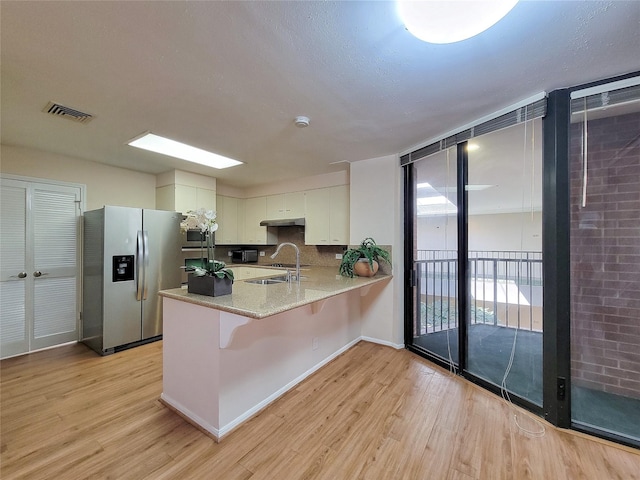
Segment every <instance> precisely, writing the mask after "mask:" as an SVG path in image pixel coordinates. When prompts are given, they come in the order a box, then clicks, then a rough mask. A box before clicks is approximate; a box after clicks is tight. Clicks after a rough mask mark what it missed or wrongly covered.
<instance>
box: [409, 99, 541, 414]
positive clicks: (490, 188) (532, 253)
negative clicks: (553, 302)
mask: <svg viewBox="0 0 640 480" xmlns="http://www.w3.org/2000/svg"><path fill="white" fill-rule="evenodd" d="M541 103H542V104H540V103H539V104H537V105H536V107H537V108H535V107H533V105H526V106H524V107H520V108H518V109H516V110H514V111H512V112H509V113H507V114H503V115H501V116H499V117H497V119H496V120H493V121H489V122H486V123H483V124H481V125H478V126H477V127H474V129H473V131H472V132H463V134H462V135H460V136H454V137H450V138H448V139H444V140H442V141H441V142H438V143H436V144H433V145H429V146H427V147H424V148H423V149H420V150H417V151H416V152H413V155H411V156H410V157H411V158H410V161H408V162H407V164H406V167H405V168H406V169H407V173H408V175H409V177H410V179H411V180H410V185H409V186H408V187H409V188H408V190H409V191H410V192H411V194H412V197H411V199H410V202H411V205H408V207H409V208H408V209H407V210H408V211H411V216H412V217H411V220H412V221H411V224H412V225H413V227H412V228H413V235H412V236H411V240H412V245H411V246H410V248H407V250H406V251H408V252H411V259H410V262H411V269H412V272H413V274H412V275H413V279H414V280H415V282H414V284H415V285H414V288H413V289H412V304H411V307H410V309H411V312H412V319H411V322H410V325H411V330H412V331H411V335H406V339H407V344H408V345H409V348H411V349H414V350H415V351H418V352H419V353H422V354H424V355H426V356H428V357H430V358H432V359H434V360H435V361H437V362H439V363H440V364H442V365H445V366H449V367H450V368H452V369H456V370H459V371H461V372H462V373H463V374H464V375H466V376H468V377H469V378H471V379H473V380H474V381H478V382H480V383H482V384H486V385H488V386H490V388H492V389H494V390H496V391H498V390H502V392H503V393H504V394H508V395H510V396H511V395H513V396H514V397H517V398H518V399H520V400H521V403H522V402H524V403H525V404H530V405H533V406H537V407H539V408H541V407H542V331H543V324H542V247H541V245H542V244H541V242H542V235H541V233H542V232H541V230H542V228H541V226H542V223H541V219H542V215H541V210H542V174H541V170H542V151H541V144H542V141H541V140H542V132H541V119H540V115H541V112H542V111H543V110H544V101H543V100H542V102H541ZM405 160H406V158H405ZM408 325H409V324H408Z"/></svg>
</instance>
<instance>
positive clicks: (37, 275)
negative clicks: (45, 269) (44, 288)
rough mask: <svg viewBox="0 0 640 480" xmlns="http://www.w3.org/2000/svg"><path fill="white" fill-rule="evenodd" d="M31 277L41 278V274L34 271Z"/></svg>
mask: <svg viewBox="0 0 640 480" xmlns="http://www.w3.org/2000/svg"><path fill="white" fill-rule="evenodd" d="M33 276H34V277H36V278H37V277H41V276H42V272H41V271H40V270H36V271H35V272H33Z"/></svg>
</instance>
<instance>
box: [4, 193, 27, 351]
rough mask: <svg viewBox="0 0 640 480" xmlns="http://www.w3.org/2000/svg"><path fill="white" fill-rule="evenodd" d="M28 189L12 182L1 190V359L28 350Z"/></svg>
mask: <svg viewBox="0 0 640 480" xmlns="http://www.w3.org/2000/svg"><path fill="white" fill-rule="evenodd" d="M26 212H27V190H26V188H24V186H21V185H19V184H16V183H15V182H11V181H7V182H5V181H3V182H2V188H0V237H1V239H0V356H2V357H8V356H12V355H17V354H19V353H23V352H28V351H29V337H30V336H31V335H30V331H29V329H28V325H27V321H26V318H27V312H26V307H27V303H28V302H27V290H28V289H27V283H29V282H30V281H31V280H30V278H29V276H28V274H27V270H26V265H25V261H26V231H27V222H26V216H27V214H26Z"/></svg>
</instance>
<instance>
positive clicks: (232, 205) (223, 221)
mask: <svg viewBox="0 0 640 480" xmlns="http://www.w3.org/2000/svg"><path fill="white" fill-rule="evenodd" d="M241 202H242V200H241V199H238V198H234V197H226V196H224V195H218V196H217V197H216V208H217V210H216V211H217V215H218V216H217V219H216V220H217V222H218V230H217V231H216V244H217V245H237V244H238V243H240V230H239V229H238V224H239V218H240V215H239V212H238V204H239V203H241ZM243 221H244V217H243ZM242 230H244V228H243V229H242Z"/></svg>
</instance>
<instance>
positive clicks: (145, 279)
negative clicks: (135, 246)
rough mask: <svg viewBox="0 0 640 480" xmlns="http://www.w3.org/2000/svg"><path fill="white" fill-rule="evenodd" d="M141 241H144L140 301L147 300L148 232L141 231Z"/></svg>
mask: <svg viewBox="0 0 640 480" xmlns="http://www.w3.org/2000/svg"><path fill="white" fill-rule="evenodd" d="M142 235H143V239H144V269H143V280H142V281H143V283H144V292H143V294H142V299H143V300H146V299H147V291H148V290H149V289H148V287H147V270H148V269H149V232H147V231H146V230H143V231H142Z"/></svg>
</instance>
